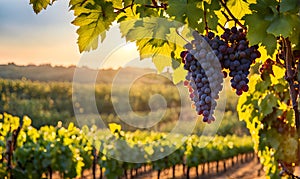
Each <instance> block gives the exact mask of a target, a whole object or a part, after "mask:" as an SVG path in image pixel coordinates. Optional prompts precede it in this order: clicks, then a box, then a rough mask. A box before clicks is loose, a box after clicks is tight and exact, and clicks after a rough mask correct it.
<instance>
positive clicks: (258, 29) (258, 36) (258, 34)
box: [244, 13, 270, 45]
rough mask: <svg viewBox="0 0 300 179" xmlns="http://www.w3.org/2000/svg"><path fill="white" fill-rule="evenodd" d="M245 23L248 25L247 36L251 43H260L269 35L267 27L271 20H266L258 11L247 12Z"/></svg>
mask: <svg viewBox="0 0 300 179" xmlns="http://www.w3.org/2000/svg"><path fill="white" fill-rule="evenodd" d="M244 19H245V24H247V25H248V33H247V37H248V40H249V42H250V45H255V44H259V43H260V42H261V40H262V39H263V38H264V37H265V36H266V35H267V32H266V29H267V28H268V26H269V24H270V22H269V21H266V20H264V19H263V18H262V17H261V16H260V15H258V14H257V13H255V14H247V15H246V16H245V17H244Z"/></svg>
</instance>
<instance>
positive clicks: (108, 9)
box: [72, 0, 116, 52]
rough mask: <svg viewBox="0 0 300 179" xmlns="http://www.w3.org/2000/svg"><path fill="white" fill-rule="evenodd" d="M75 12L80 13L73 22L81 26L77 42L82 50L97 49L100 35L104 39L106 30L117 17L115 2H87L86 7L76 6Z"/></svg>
mask: <svg viewBox="0 0 300 179" xmlns="http://www.w3.org/2000/svg"><path fill="white" fill-rule="evenodd" d="M76 11H78V12H76ZM74 14H79V15H78V16H77V17H76V18H75V20H74V21H73V22H72V23H73V24H74V25H76V26H79V29H78V30H77V34H78V35H79V37H78V41H77V43H78V46H79V51H80V52H83V51H89V50H91V49H93V50H94V49H96V48H97V47H98V38H99V36H101V40H102V41H103V40H104V38H105V34H106V33H105V31H106V30H108V29H109V26H110V25H111V23H112V22H113V21H114V20H115V18H116V14H115V13H114V8H113V4H112V3H111V2H103V1H98V0H97V1H95V2H94V3H88V4H86V5H85V7H75V8H74Z"/></svg>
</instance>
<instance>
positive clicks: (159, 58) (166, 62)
mask: <svg viewBox="0 0 300 179" xmlns="http://www.w3.org/2000/svg"><path fill="white" fill-rule="evenodd" d="M152 61H153V63H154V65H155V67H156V68H157V71H158V72H159V73H161V72H162V71H163V70H164V69H165V67H171V66H172V58H171V57H166V56H163V55H155V56H153V57H152Z"/></svg>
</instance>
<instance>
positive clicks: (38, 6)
mask: <svg viewBox="0 0 300 179" xmlns="http://www.w3.org/2000/svg"><path fill="white" fill-rule="evenodd" d="M54 1H55V0H52V1H50V0H30V2H29V4H32V8H33V11H34V12H35V13H36V14H38V13H39V12H41V10H43V9H46V8H47V6H48V5H49V4H50V3H53V2H54Z"/></svg>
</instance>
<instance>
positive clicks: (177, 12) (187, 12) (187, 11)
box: [167, 0, 204, 31]
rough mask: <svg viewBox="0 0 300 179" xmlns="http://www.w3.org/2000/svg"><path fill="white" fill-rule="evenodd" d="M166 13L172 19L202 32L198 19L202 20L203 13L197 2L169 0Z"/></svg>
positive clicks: (201, 24) (193, 0)
mask: <svg viewBox="0 0 300 179" xmlns="http://www.w3.org/2000/svg"><path fill="white" fill-rule="evenodd" d="M167 13H168V14H169V15H170V16H171V17H174V20H176V21H179V22H182V23H188V25H189V26H190V27H191V28H194V29H195V30H199V31H203V30H204V25H203V23H201V22H200V19H203V15H204V12H203V9H202V8H201V3H200V2H199V1H196V0H191V1H186V0H170V1H169V4H168V9H167Z"/></svg>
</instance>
